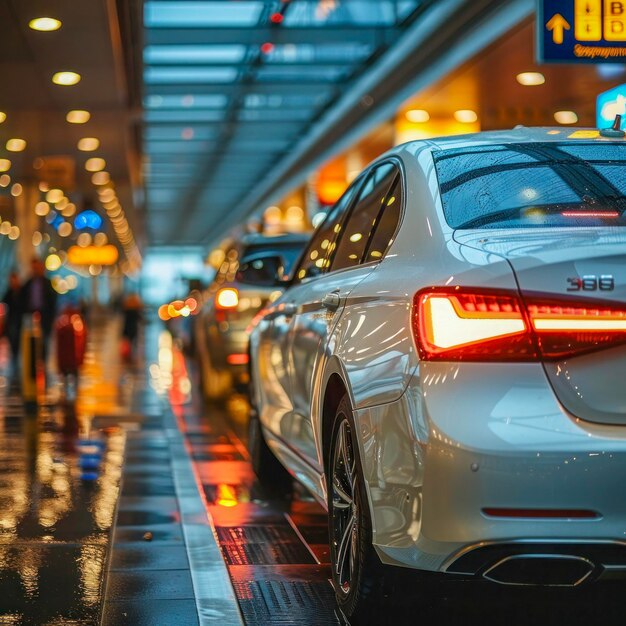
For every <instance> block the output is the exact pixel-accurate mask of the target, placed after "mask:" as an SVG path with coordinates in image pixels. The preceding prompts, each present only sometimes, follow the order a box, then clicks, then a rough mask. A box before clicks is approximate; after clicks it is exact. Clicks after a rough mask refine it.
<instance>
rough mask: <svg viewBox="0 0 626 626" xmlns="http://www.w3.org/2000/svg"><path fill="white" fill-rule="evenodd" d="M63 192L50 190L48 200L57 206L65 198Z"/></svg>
mask: <svg viewBox="0 0 626 626" xmlns="http://www.w3.org/2000/svg"><path fill="white" fill-rule="evenodd" d="M63 195H64V194H63V191H61V190H60V189H50V191H49V192H48V193H47V194H46V200H47V201H48V202H50V203H51V204H56V203H57V202H59V201H60V200H61V198H62V197H63Z"/></svg>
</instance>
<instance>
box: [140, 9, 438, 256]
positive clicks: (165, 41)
mask: <svg viewBox="0 0 626 626" xmlns="http://www.w3.org/2000/svg"><path fill="white" fill-rule="evenodd" d="M428 4H431V0H288V1H285V0H283V1H271V2H268V1H258V0H237V1H234V0H214V1H205V0H176V1H172V0H147V1H146V2H145V4H144V24H145V41H144V44H145V47H144V109H145V112H144V153H145V165H144V177H145V184H146V191H147V207H148V226H149V236H150V240H151V241H152V243H154V244H172V243H175V244H198V243H206V242H207V241H210V240H211V239H214V238H216V237H217V236H219V235H221V234H223V224H224V223H225V222H224V218H225V216H227V215H229V214H230V213H232V212H233V211H234V210H236V208H237V205H238V204H239V203H241V202H242V200H243V199H244V198H246V197H248V196H249V195H250V193H254V189H255V187H256V186H257V185H258V184H259V182H260V181H262V180H263V179H264V178H265V177H267V176H268V175H269V174H270V173H271V171H272V169H273V168H275V167H276V165H277V164H278V163H280V161H281V160H282V159H284V158H286V157H287V155H289V153H290V151H292V150H293V149H294V146H296V144H298V142H300V141H301V140H303V139H304V138H306V135H307V133H308V132H309V131H310V129H311V128H312V127H313V126H314V124H315V122H316V121H317V120H318V119H319V118H320V116H321V115H322V114H323V113H324V112H326V111H328V109H329V108H330V107H332V106H333V103H335V102H336V101H337V99H338V98H339V97H340V96H341V95H342V94H344V93H345V92H346V90H349V89H350V87H351V85H352V84H353V83H354V81H356V80H357V79H358V78H359V77H360V76H362V75H363V73H364V72H366V71H367V69H368V67H370V65H371V64H372V63H373V62H374V61H375V60H376V59H377V58H379V57H380V56H381V55H382V54H383V53H384V52H385V51H387V50H389V49H390V48H391V47H392V46H393V45H394V43H395V42H396V40H397V39H398V37H399V36H400V35H401V33H402V32H403V31H404V30H405V29H406V28H407V27H408V26H409V25H410V24H412V23H413V22H414V21H415V20H418V19H419V18H420V15H421V14H422V12H423V11H424V10H425V9H426V6H427V5H428Z"/></svg>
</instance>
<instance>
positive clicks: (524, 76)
mask: <svg viewBox="0 0 626 626" xmlns="http://www.w3.org/2000/svg"><path fill="white" fill-rule="evenodd" d="M516 78H517V82H518V83H519V84H520V85H524V87H535V86H537V85H543V84H544V83H545V82H546V77H545V76H544V75H543V74H542V73H541V72H522V73H521V74H518V75H517V77H516Z"/></svg>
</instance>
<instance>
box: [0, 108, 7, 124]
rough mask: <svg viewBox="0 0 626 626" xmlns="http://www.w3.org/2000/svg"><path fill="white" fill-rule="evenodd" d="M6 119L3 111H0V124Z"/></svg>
mask: <svg viewBox="0 0 626 626" xmlns="http://www.w3.org/2000/svg"><path fill="white" fill-rule="evenodd" d="M6 119H7V114H6V113H5V112H4V111H0V124H2V122H4V120H6Z"/></svg>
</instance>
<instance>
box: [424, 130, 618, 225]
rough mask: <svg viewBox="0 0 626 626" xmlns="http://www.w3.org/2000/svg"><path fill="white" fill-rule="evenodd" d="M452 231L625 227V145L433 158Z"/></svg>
mask: <svg viewBox="0 0 626 626" xmlns="http://www.w3.org/2000/svg"><path fill="white" fill-rule="evenodd" d="M433 158H434V160H435V167H436V170H437V176H438V178H439V188H440V190H441V198H442V202H443V210H444V213H445V217H446V221H447V222H448V224H449V225H450V226H452V227H453V228H502V227H513V228H520V227H524V228H531V227H546V226H584V227H589V226H609V225H610V226H626V216H625V215H624V211H625V209H626V198H625V196H626V142H621V143H617V142H575V143H574V142H572V143H560V142H544V143H541V142H537V143H519V144H515V143H508V144H502V145H488V146H473V147H471V148H455V149H451V150H438V151H435V152H433Z"/></svg>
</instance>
